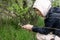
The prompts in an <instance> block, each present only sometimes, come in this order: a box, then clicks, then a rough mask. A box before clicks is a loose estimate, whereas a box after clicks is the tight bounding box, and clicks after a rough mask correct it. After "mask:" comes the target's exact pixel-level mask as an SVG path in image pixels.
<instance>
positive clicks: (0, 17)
mask: <svg viewBox="0 0 60 40" xmlns="http://www.w3.org/2000/svg"><path fill="white" fill-rule="evenodd" d="M34 2H35V0H0V40H36V37H35V33H33V32H30V31H27V30H25V29H22V28H21V27H20V26H19V25H18V24H20V25H24V24H28V23H29V24H33V25H36V26H44V19H43V18H42V17H40V16H38V15H36V13H35V11H34V10H33V8H32V6H33V4H34ZM57 6H59V7H60V0H54V1H53V2H52V7H57Z"/></svg>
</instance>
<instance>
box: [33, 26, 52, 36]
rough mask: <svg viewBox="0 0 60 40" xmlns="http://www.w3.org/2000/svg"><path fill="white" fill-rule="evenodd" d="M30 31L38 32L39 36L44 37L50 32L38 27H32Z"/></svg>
mask: <svg viewBox="0 0 60 40" xmlns="http://www.w3.org/2000/svg"><path fill="white" fill-rule="evenodd" d="M32 31H33V32H38V33H40V34H45V35H46V34H48V33H50V32H51V30H50V29H48V28H39V27H33V28H32Z"/></svg>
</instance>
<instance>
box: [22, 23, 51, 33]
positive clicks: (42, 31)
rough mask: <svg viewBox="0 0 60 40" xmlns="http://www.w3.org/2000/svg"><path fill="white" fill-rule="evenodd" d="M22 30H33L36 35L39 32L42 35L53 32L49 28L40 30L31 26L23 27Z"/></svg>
mask: <svg viewBox="0 0 60 40" xmlns="http://www.w3.org/2000/svg"><path fill="white" fill-rule="evenodd" d="M22 28H24V29H27V30H31V31H33V32H36V33H37V32H38V33H41V34H48V33H50V31H51V30H50V29H48V28H39V27H35V26H33V25H30V24H27V25H24V26H22Z"/></svg>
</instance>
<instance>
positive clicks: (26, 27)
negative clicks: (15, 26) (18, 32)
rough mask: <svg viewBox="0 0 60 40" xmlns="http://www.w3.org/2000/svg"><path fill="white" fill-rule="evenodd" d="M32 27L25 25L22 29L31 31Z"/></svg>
mask: <svg viewBox="0 0 60 40" xmlns="http://www.w3.org/2000/svg"><path fill="white" fill-rule="evenodd" d="M32 27H33V25H30V24H27V25H23V26H22V28H24V29H28V30H32Z"/></svg>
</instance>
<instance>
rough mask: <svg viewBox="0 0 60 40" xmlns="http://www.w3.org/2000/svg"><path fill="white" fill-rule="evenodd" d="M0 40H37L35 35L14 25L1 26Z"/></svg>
mask: <svg viewBox="0 0 60 40" xmlns="http://www.w3.org/2000/svg"><path fill="white" fill-rule="evenodd" d="M0 40H35V34H34V33H33V32H30V31H27V30H25V29H21V28H17V27H15V26H14V25H3V26H0Z"/></svg>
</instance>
